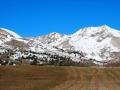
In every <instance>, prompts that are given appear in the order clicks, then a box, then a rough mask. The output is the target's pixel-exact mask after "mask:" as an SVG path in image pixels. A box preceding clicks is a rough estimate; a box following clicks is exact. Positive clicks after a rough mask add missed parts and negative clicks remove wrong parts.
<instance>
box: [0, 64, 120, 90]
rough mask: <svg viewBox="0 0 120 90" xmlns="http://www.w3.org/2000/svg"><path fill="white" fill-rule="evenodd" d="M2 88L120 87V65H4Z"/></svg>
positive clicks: (92, 89) (0, 69)
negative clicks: (113, 66)
mask: <svg viewBox="0 0 120 90" xmlns="http://www.w3.org/2000/svg"><path fill="white" fill-rule="evenodd" d="M0 90H120V68H80V67H50V66H22V67H20V66H17V67H9V66H8V67H0Z"/></svg>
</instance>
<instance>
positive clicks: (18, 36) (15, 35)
mask: <svg viewBox="0 0 120 90" xmlns="http://www.w3.org/2000/svg"><path fill="white" fill-rule="evenodd" d="M0 30H4V31H6V32H8V33H9V34H10V35H12V36H14V37H15V38H22V37H21V36H20V35H18V34H16V33H15V32H13V31H11V30H8V29H5V28H0Z"/></svg>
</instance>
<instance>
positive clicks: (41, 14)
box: [0, 0, 120, 36]
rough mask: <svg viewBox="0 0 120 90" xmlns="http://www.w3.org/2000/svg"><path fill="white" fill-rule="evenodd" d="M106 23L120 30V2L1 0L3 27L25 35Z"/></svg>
mask: <svg viewBox="0 0 120 90" xmlns="http://www.w3.org/2000/svg"><path fill="white" fill-rule="evenodd" d="M103 24H107V25H109V26H111V27H113V28H116V29H119V30H120V0H0V27H2V28H8V29H11V30H13V31H15V32H17V33H18V34H20V35H21V36H38V35H44V34H48V33H50V32H58V33H64V34H71V33H74V32H76V31H77V30H78V29H80V28H82V27H88V26H100V25H103Z"/></svg>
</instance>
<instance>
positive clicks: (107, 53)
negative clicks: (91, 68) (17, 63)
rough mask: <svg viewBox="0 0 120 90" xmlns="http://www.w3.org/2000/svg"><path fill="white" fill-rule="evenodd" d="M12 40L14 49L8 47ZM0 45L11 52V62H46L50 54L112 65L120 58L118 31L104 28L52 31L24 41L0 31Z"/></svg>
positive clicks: (119, 34)
mask: <svg viewBox="0 0 120 90" xmlns="http://www.w3.org/2000/svg"><path fill="white" fill-rule="evenodd" d="M13 40H15V41H14V42H15V44H16V42H17V43H18V45H16V47H12V46H14V45H13V44H14V43H13ZM6 42H7V43H6ZM8 42H9V43H11V42H12V44H8ZM0 44H1V45H2V44H4V46H5V45H7V46H9V47H12V48H11V49H12V50H15V53H14V54H13V55H12V56H11V59H12V58H13V59H14V60H15V59H20V58H22V57H27V56H29V55H30V56H33V55H34V56H35V57H37V58H38V59H39V60H40V61H41V58H44V59H47V60H48V61H49V60H50V58H51V55H56V56H57V57H64V58H69V59H70V60H72V61H75V62H81V61H82V60H88V61H89V60H92V61H93V63H102V62H109V61H113V62H115V61H118V60H119V57H120V31H119V30H115V29H112V28H110V27H109V26H107V25H102V26H99V27H86V28H82V29H80V30H78V31H77V32H75V33H73V34H71V35H63V34H59V33H55V32H54V33H50V34H48V35H43V36H39V37H36V38H30V39H27V40H26V39H23V38H21V37H20V36H19V35H18V34H16V33H14V32H12V31H10V30H7V29H3V28H2V29H0ZM24 51H25V52H27V55H25V53H23V52H24ZM18 52H19V53H18ZM52 58H53V57H52ZM54 59H55V57H54Z"/></svg>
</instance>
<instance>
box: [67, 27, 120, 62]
mask: <svg viewBox="0 0 120 90" xmlns="http://www.w3.org/2000/svg"><path fill="white" fill-rule="evenodd" d="M113 37H120V31H117V30H114V29H112V28H110V27H108V26H106V25H103V26H100V27H88V28H84V29H80V30H79V31H78V32H76V33H75V34H73V36H72V37H71V39H70V41H69V44H70V45H72V46H74V47H75V50H78V51H83V52H85V53H86V56H87V57H88V58H93V59H96V60H100V61H101V60H106V59H108V57H109V59H111V58H110V53H111V52H118V51H120V49H118V48H117V47H115V45H113V44H112V43H111V40H112V39H113Z"/></svg>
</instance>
